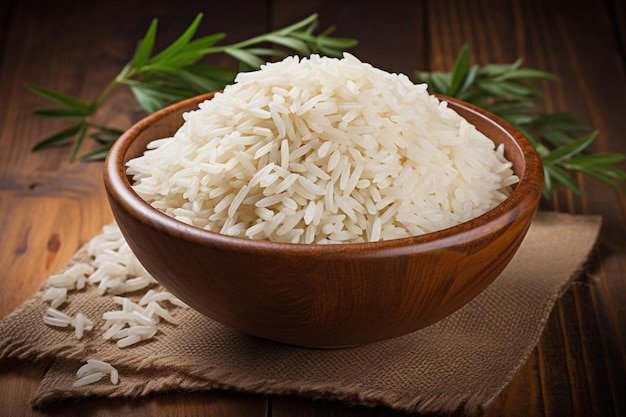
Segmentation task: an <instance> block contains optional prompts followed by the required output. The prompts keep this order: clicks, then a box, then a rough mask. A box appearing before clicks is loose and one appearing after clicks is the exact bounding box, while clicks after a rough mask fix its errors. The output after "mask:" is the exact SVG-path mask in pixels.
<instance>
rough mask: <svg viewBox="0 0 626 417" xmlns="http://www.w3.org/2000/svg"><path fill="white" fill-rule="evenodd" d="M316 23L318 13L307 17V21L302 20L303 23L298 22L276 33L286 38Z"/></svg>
mask: <svg viewBox="0 0 626 417" xmlns="http://www.w3.org/2000/svg"><path fill="white" fill-rule="evenodd" d="M316 21H317V13H313V14H311V15H309V16H308V17H306V18H305V19H302V20H301V21H299V22H296V23H294V24H293V25H289V26H287V27H285V28H283V29H280V30H278V31H276V32H275V33H277V34H278V35H281V36H286V35H288V34H290V33H291V32H296V31H298V30H300V29H302V28H306V27H307V26H309V25H311V24H316V23H315V22H316Z"/></svg>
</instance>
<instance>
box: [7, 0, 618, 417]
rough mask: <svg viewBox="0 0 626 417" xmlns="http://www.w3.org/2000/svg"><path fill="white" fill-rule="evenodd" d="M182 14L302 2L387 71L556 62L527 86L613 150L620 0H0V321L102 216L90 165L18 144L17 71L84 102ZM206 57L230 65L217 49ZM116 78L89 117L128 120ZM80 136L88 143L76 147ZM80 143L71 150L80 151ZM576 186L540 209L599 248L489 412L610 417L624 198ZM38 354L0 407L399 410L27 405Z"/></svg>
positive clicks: (243, 400)
mask: <svg viewBox="0 0 626 417" xmlns="http://www.w3.org/2000/svg"><path fill="white" fill-rule="evenodd" d="M197 12H204V13H205V17H204V20H203V23H202V26H201V29H200V33H199V34H200V35H205V34H210V33H214V32H221V31H224V32H227V33H228V35H229V37H228V40H229V41H238V40H242V39H245V38H248V37H251V36H253V35H257V34H260V33H263V32H266V31H269V30H271V29H274V28H278V27H282V26H284V25H287V24H290V23H293V22H295V21H297V20H299V19H302V18H304V17H306V16H307V15H309V14H310V13H313V12H318V13H319V14H320V20H321V23H322V27H326V26H328V25H331V24H336V25H337V32H336V33H337V35H339V36H346V37H354V38H357V39H358V40H359V41H360V45H359V46H358V47H357V48H355V49H353V50H352V51H351V52H352V53H354V54H355V55H356V56H358V57H359V58H360V59H361V60H363V61H367V62H370V63H371V64H373V65H375V66H377V67H380V68H382V69H385V70H387V71H391V72H403V73H406V74H407V75H410V76H412V75H413V73H414V71H415V70H449V69H450V68H451V67H452V64H453V62H454V59H455V57H456V54H457V51H458V50H459V48H460V47H461V45H462V44H463V43H467V44H468V45H469V46H470V47H471V50H472V53H473V56H472V59H473V62H476V63H479V64H485V63H489V62H498V63H508V62H512V61H514V60H515V59H516V58H518V57H523V58H524V61H525V65H527V66H529V67H533V68H540V69H544V70H547V71H550V72H553V73H555V74H557V75H558V76H559V77H560V82H558V83H549V82H543V83H540V87H542V88H543V89H544V90H545V92H546V100H545V107H546V109H547V110H550V111H562V110H569V111H573V112H576V113H578V114H579V115H580V118H581V120H582V121H584V122H585V123H587V124H589V125H591V126H593V127H594V128H596V129H599V130H600V132H601V135H600V137H599V139H598V140H597V143H595V144H594V148H593V149H594V150H595V151H614V152H622V153H626V138H625V137H624V135H625V134H626V82H625V62H626V60H625V58H626V56H625V47H626V25H625V24H626V14H625V13H626V6H625V5H624V3H623V2H622V1H619V0H598V1H584V2H583V1H565V0H557V1H547V0H527V1H524V0H429V1H426V0H423V1H419V0H414V1H408V0H407V1H399V0H387V1H365V0H348V1H345V0H332V1H330V0H302V1H289V0H273V1H272V0H266V1H261V0H240V1H236V0H222V1H212V0H205V1H197V2H194V1H186V0H178V1H165V0H151V1H142V0H126V1H123V2H122V1H115V0H112V1H106V2H105V1H97V0H94V1H84V0H83V1H78V0H56V1H47V0H13V1H11V0H9V1H7V0H5V1H3V2H2V4H0V317H3V316H5V315H6V314H8V313H9V312H11V311H12V310H13V309H15V308H16V307H17V306H18V305H19V304H20V303H22V302H23V301H24V300H25V299H26V298H27V297H28V296H30V295H31V294H33V293H34V292H35V291H36V289H37V288H38V287H39V286H40V285H41V283H42V282H43V281H44V280H45V278H46V277H47V276H48V275H50V274H52V273H54V272H56V271H57V270H58V269H59V268H61V267H62V266H63V265H64V264H65V263H66V262H67V261H68V259H69V258H70V256H71V255H72V254H73V253H74V252H75V251H76V250H77V249H78V248H79V246H80V245H82V244H83V243H85V242H86V241H87V240H89V239H90V238H91V237H93V236H94V235H95V234H96V233H98V231H99V230H100V228H101V227H102V225H104V224H105V223H108V222H110V221H111V220H112V215H111V213H110V211H109V208H108V205H107V202H106V198H105V194H104V189H103V186H102V182H101V170H102V164H101V163H68V162H67V155H68V151H69V150H68V149H67V148H60V149H53V150H47V151H43V152H40V153H32V152H31V151H30V148H31V147H32V146H33V144H34V143H35V142H36V141H37V140H38V139H40V138H41V137H42V136H43V135H46V134H49V133H51V132H53V131H55V130H56V129H58V128H60V127H61V124H59V122H57V121H50V120H43V119H41V118H38V117H35V116H33V115H32V111H33V109H34V108H36V107H38V106H40V105H42V104H44V103H43V102H42V101H41V100H40V99H39V98H37V97H35V96H34V95H33V94H30V93H28V92H27V91H26V90H25V89H24V87H23V85H24V83H25V82H32V83H36V84H40V85H44V86H47V87H49V88H52V89H58V90H62V91H65V92H67V93H70V94H74V95H79V96H81V97H82V98H85V99H94V98H95V97H96V96H97V95H98V94H99V93H100V92H101V90H102V89H103V88H104V86H105V85H106V84H107V83H108V82H109V81H110V80H111V79H112V78H113V77H114V76H115V75H116V74H117V73H118V72H119V71H120V69H121V68H122V66H123V65H124V64H125V63H126V62H127V60H128V59H129V58H130V56H131V55H132V53H133V51H134V48H135V46H136V42H137V41H138V40H139V38H140V37H141V36H142V35H143V33H144V32H145V30H146V28H147V26H148V24H149V22H150V20H151V19H152V18H154V17H156V18H158V19H159V21H160V22H159V23H160V27H159V37H158V45H157V46H163V45H165V44H166V43H168V42H171V41H172V40H173V39H174V37H175V36H177V35H178V34H179V33H181V32H182V30H183V29H184V28H186V27H187V25H188V24H189V23H190V22H191V20H192V19H193V17H194V16H195V15H196V13H197ZM213 62H215V63H218V64H220V65H225V66H232V65H233V63H232V61H230V60H228V59H225V58H220V57H216V58H215V59H214V60H213ZM129 98H130V95H129V93H128V92H127V91H126V90H123V89H120V90H117V91H116V92H115V93H114V94H113V96H112V97H111V100H110V101H109V102H108V103H107V105H106V106H104V107H103V108H102V110H101V112H100V114H99V116H98V117H99V118H100V120H101V121H103V122H107V123H111V124H113V125H115V126H117V127H120V128H124V127H128V126H129V125H130V124H131V123H132V122H133V121H135V120H137V119H138V118H140V117H141V113H139V112H138V111H137V110H136V108H135V105H134V104H133V101H132V100H130V99H129ZM90 146H91V145H90ZM88 149H89V147H86V148H85V149H84V151H87V150H88ZM577 181H578V182H579V185H580V186H581V188H582V189H583V190H584V197H578V196H576V195H574V194H572V193H571V192H566V191H563V190H561V191H558V192H556V193H554V195H553V198H552V201H550V202H544V204H543V206H542V208H543V209H545V210H557V211H562V212H569V213H577V214H600V215H602V216H603V217H604V225H603V228H602V232H601V238H600V242H599V245H598V248H597V251H596V252H595V253H594V254H593V256H592V259H591V261H590V265H589V266H588V268H587V269H586V270H585V271H584V272H583V273H582V274H581V276H580V277H579V279H578V280H577V282H576V283H575V284H574V285H572V287H571V288H570V289H569V290H568V291H567V292H566V293H565V294H564V295H563V297H562V299H561V300H560V301H559V302H558V303H557V306H556V308H555V309H554V312H553V314H552V316H551V317H550V319H549V321H548V323H547V326H546V329H545V333H544V335H543V337H542V338H541V340H540V342H539V344H538V346H537V348H536V349H535V351H534V352H533V354H532V355H531V357H530V358H529V360H528V362H527V363H526V365H525V366H524V367H523V368H522V369H521V370H520V372H519V373H518V374H517V375H516V376H515V378H514V379H513V380H512V381H511V383H510V385H509V386H508V387H507V388H506V389H505V391H504V392H503V393H502V394H501V395H500V396H499V397H498V398H497V399H496V401H495V402H494V403H493V404H492V405H491V406H490V407H489V408H488V409H487V410H485V412H484V414H485V415H488V416H500V415H507V416H626V226H625V222H624V219H625V217H626V199H625V198H624V196H620V195H618V194H617V193H616V192H614V191H612V190H610V189H608V188H607V187H605V186H602V185H599V184H598V183H597V182H594V181H589V180H587V179H584V178H582V177H577ZM45 369H46V365H45V364H37V365H33V364H24V363H18V362H16V361H8V362H4V363H0V414H1V415H3V416H31V415H32V416H45V415H50V416H67V415H83V416H139V415H151V416H173V415H180V416H183V415H186V416H246V417H255V416H272V417H285V416H387V417H388V416H400V415H401V414H399V413H395V412H392V411H390V410H387V409H384V408H376V409H369V408H361V407H349V406H347V405H344V404H342V403H339V402H330V401H309V400H306V399H301V398H296V397H276V396H262V395H250V394H245V393H233V392H228V391H214V392H210V393H202V394H195V393H168V394H164V395H156V396H153V397H150V398H145V399H139V400H132V401H130V400H113V401H103V400H98V399H93V400H86V401H81V402H78V403H73V402H70V403H62V404H59V405H58V406H55V407H52V408H49V409H45V410H35V411H33V410H31V408H30V406H29V404H28V399H29V397H30V395H31V394H32V392H34V390H35V389H36V387H37V384H38V382H39V380H40V379H41V377H42V375H43V373H44V372H45Z"/></svg>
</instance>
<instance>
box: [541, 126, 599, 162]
mask: <svg viewBox="0 0 626 417" xmlns="http://www.w3.org/2000/svg"><path fill="white" fill-rule="evenodd" d="M597 136H598V132H597V131H595V132H591V133H589V134H588V135H585V136H583V137H581V138H579V139H577V140H575V141H574V142H571V143H568V144H567V145H563V146H560V147H558V148H556V149H555V150H553V151H552V152H550V154H549V155H547V156H546V157H544V158H543V162H544V164H547V163H552V164H554V163H557V162H561V161H563V160H564V159H567V158H569V157H571V156H573V155H576V154H579V153H581V152H582V151H584V150H585V149H586V148H587V147H588V146H589V145H591V143H592V142H593V141H594V140H595V139H596V137H597Z"/></svg>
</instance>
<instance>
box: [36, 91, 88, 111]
mask: <svg viewBox="0 0 626 417" xmlns="http://www.w3.org/2000/svg"><path fill="white" fill-rule="evenodd" d="M26 88H27V89H28V90H29V91H31V92H33V93H35V94H37V95H38V96H40V97H43V98H45V99H46V100H50V101H52V102H55V103H58V104H61V105H63V106H65V107H68V108H70V109H74V110H77V111H78V110H81V111H85V112H87V111H91V110H92V107H93V106H92V105H91V104H89V103H85V102H84V101H82V100H80V99H78V98H76V97H72V96H70V95H68V94H65V93H60V92H58V91H54V90H50V89H48V88H44V87H40V86H38V85H35V84H26Z"/></svg>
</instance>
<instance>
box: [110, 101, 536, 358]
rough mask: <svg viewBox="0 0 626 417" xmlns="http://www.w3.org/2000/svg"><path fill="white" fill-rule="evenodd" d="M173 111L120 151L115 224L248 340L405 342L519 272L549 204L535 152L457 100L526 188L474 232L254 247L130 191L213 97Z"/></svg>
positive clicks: (141, 254) (115, 158)
mask: <svg viewBox="0 0 626 417" xmlns="http://www.w3.org/2000/svg"><path fill="white" fill-rule="evenodd" d="M212 96H213V95H212V94H206V95H203V96H199V97H196V98H192V99H189V100H185V101H182V102H179V103H176V104H173V105H171V106H169V107H167V108H165V109H163V110H161V111H159V112H156V113H154V114H152V115H150V116H148V117H146V118H145V119H143V120H141V121H140V122H138V123H137V124H135V125H134V126H133V127H131V128H130V129H129V130H128V131H127V132H125V133H124V134H123V135H122V136H121V137H120V138H119V139H118V140H117V141H116V142H115V144H114V146H113V148H112V149H111V151H110V152H109V155H108V157H107V159H106V162H105V171H104V180H105V185H106V190H107V193H108V196H109V201H110V204H111V208H112V210H113V214H114V216H115V219H116V221H117V223H118V225H119V227H120V229H121V231H122V233H123V235H124V237H125V238H126V240H127V241H128V244H129V245H130V247H131V249H132V250H133V252H134V253H135V254H136V256H137V258H138V259H139V261H140V262H141V263H142V264H143V265H144V266H145V268H146V269H147V270H148V271H149V272H150V273H151V274H152V275H153V276H154V277H155V279H157V280H158V281H159V282H160V283H161V284H163V285H164V286H165V287H167V288H168V289H169V290H170V291H171V292H172V293H174V294H175V295H176V296H178V297H179V298H180V299H182V300H183V301H185V302H186V303H188V304H189V305H190V306H191V307H193V308H194V309H196V310H197V311H199V312H201V313H203V314H205V315H206V316H208V317H210V318H212V319H214V320H216V321H218V322H220V323H222V324H225V325H227V326H230V327H232V328H234V329H236V330H239V331H241V332H244V333H248V334H252V335H256V336H259V337H262V338H266V339H270V340H274V341H279V342H284V343H289V344H294V345H300V346H307V347H341V346H351V345H360V344H365V343H370V342H375V341H379V340H384V339H389V338H393V337H396V336H401V335H404V334H407V333H410V332H413V331H416V330H418V329H421V328H423V327H426V326H428V325H430V324H432V323H434V322H436V321H438V320H440V319H442V318H444V317H446V316H447V315H449V314H450V313H452V312H454V311H455V310H457V309H458V308H460V307H461V306H463V305H464V304H466V303H467V302H468V301H470V300H472V299H473V298H474V297H476V296H477V295H478V294H479V293H480V292H481V291H483V290H484V289H485V288H486V287H487V286H488V285H489V284H490V283H491V282H492V281H493V280H494V279H495V278H496V277H497V276H498V275H499V274H500V273H501V272H502V270H503V269H504V268H505V266H506V265H507V264H508V263H509V261H510V260H511V258H512V257H513V255H514V254H515V252H516V251H517V249H518V247H519V245H520V244H521V242H522V240H523V239H524V236H525V235H526V232H527V230H528V227H529V226H530V224H531V221H532V219H533V216H534V213H535V210H536V209H537V206H538V204H539V200H540V198H541V191H542V186H543V169H542V165H541V161H540V159H539V156H538V155H537V153H536V152H535V148H534V147H533V146H532V144H530V143H529V142H528V141H527V140H526V138H524V137H523V136H522V134H520V133H519V132H518V131H517V130H515V129H514V128H513V127H512V126H511V125H509V124H508V123H506V122H505V121H503V120H501V119H499V118H498V117H496V116H494V115H492V114H489V113H487V112H485V111H484V110H481V109H479V108H477V107H474V106H472V105H469V104H467V103H463V102H460V101H458V100H454V99H450V98H447V97H440V98H442V99H445V100H446V101H448V102H449V107H451V108H452V109H454V110H456V111H457V112H458V113H459V114H461V115H462V116H463V117H465V118H466V119H467V120H468V121H469V122H471V123H473V124H474V125H475V126H476V127H477V128H478V129H479V130H480V131H482V132H483V133H484V134H485V135H487V136H488V137H490V138H491V139H492V140H493V141H494V142H495V143H496V144H500V143H504V144H505V149H506V151H505V156H506V157H507V158H508V159H509V160H510V161H511V162H512V163H513V170H514V172H515V173H516V174H517V175H518V176H519V177H520V182H519V183H518V184H517V186H516V188H515V189H514V190H513V192H512V193H511V195H510V196H509V197H508V198H507V199H506V200H505V201H504V202H502V203H501V204H500V205H498V206H497V207H495V208H494V209H492V210H490V211H489V212H487V213H485V214H484V215H482V216H480V217H477V218H475V219H473V220H471V221H468V222H465V223H462V224H459V225H457V226H454V227H450V228H448V229H445V230H442V231H439V232H435V233H429V234H425V235H422V236H416V237H410V238H404V239H397V240H389V241H383V242H371V243H353V244H338V245H318V244H312V245H305V244H285V243H276V242H270V241H264V240H249V239H244V238H237V237H232V236H226V235H222V234H219V233H214V232H209V231H206V230H203V229H200V228H196V227H193V226H189V225H187V224H184V223H181V222H179V221H177V220H174V219H173V218H171V217H168V216H167V215H165V214H163V213H161V212H159V211H158V210H156V209H154V208H152V207H151V206H150V205H149V204H148V203H146V202H145V201H144V200H142V199H141V198H140V197H139V196H138V195H137V194H136V193H135V192H134V191H133V189H132V188H131V183H130V181H129V179H128V178H127V176H126V173H125V163H126V161H128V160H129V159H131V158H134V157H137V156H139V155H140V154H142V153H143V152H144V149H145V147H146V144H147V143H148V142H150V141H152V140H153V139H157V138H164V137H170V136H172V135H173V134H174V132H175V131H176V130H177V129H178V128H179V127H180V126H181V125H182V123H183V120H182V117H181V114H182V113H183V112H185V111H189V110H193V109H195V108H197V105H198V103H200V102H202V101H204V100H206V99H209V98H211V97H212Z"/></svg>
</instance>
